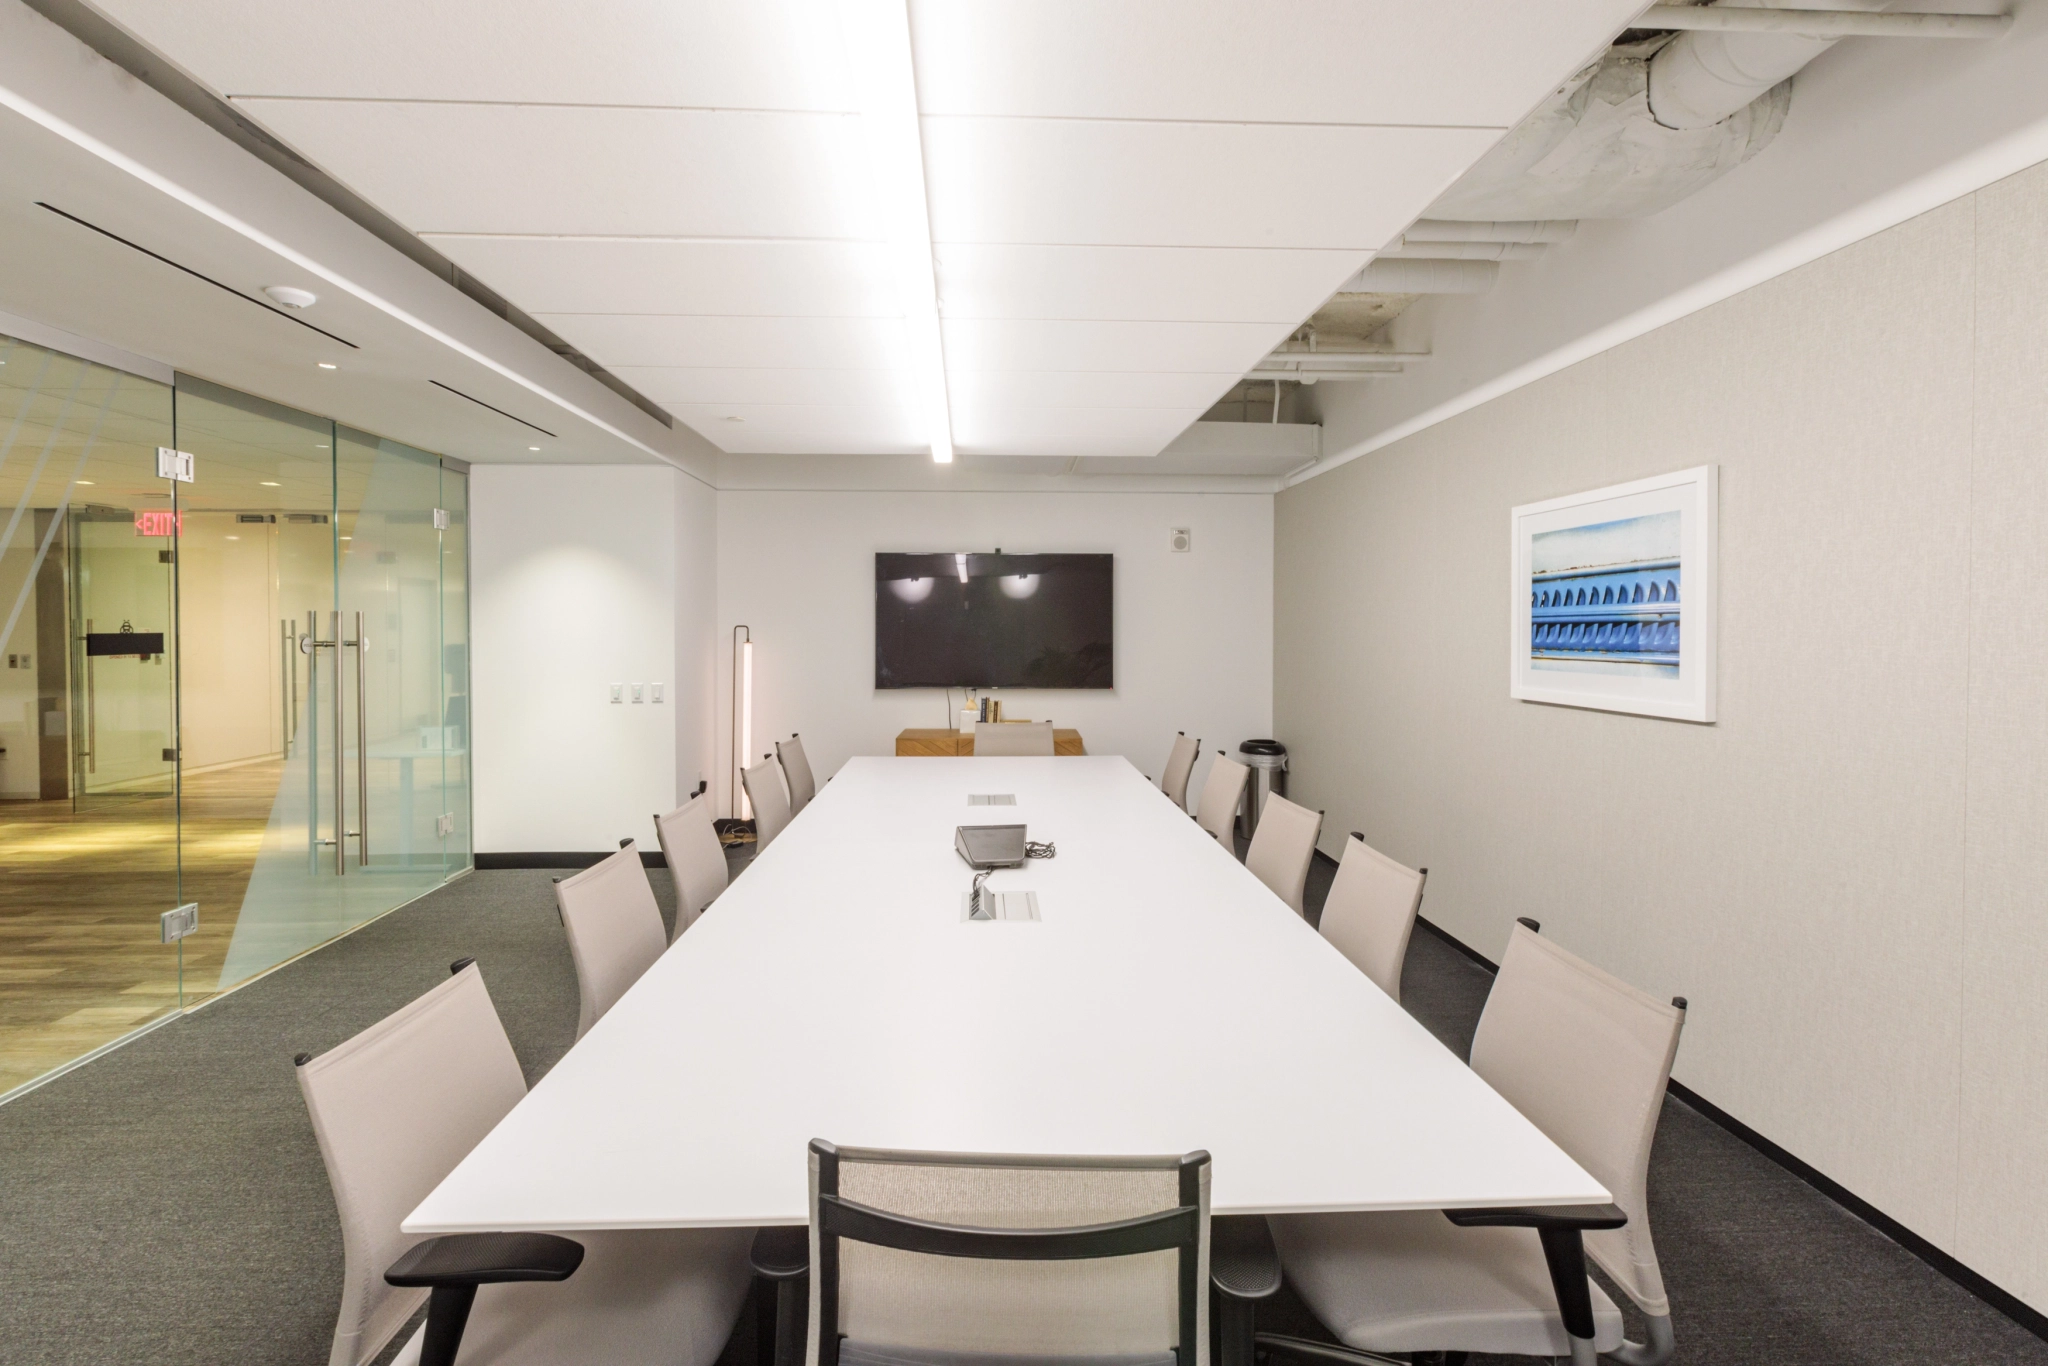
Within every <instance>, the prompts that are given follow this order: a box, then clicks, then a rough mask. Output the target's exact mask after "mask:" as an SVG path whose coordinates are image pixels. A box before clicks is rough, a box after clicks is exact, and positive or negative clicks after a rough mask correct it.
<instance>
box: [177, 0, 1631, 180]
mask: <svg viewBox="0 0 2048 1366" xmlns="http://www.w3.org/2000/svg"><path fill="white" fill-rule="evenodd" d="M161 2H162V3H170V0H161ZM1642 7H1643V6H1642V3H1641V0H1544V3H1541V4H1531V3H1529V0H1428V2H1427V3H1422V4H1418V3H1416V2H1415V0H1117V3H1114V4H1104V3H1102V0H975V2H974V3H972V4H961V3H958V0H913V4H912V11H911V13H912V24H911V31H912V33H913V35H914V37H915V43H916V51H917V61H918V92H919V96H920V98H921V101H922V105H923V108H924V110H925V112H927V113H933V114H998V115H1032V116H1041V117H1043V116H1054V117H1064V118H1098V119H1099V118H1124V119H1221V120H1249V121H1258V122H1285V123H1381V124H1395V123H1405V124H1463V125H1479V126H1492V127H1501V128H1505V127H1508V126H1510V125H1512V124H1514V123H1515V122H1517V121H1518V120H1520V119H1521V117H1522V116H1523V115H1524V114H1526V113H1527V112H1528V111H1529V109H1530V108H1531V107H1532V106H1534V105H1535V103H1536V102H1537V101H1538V100H1540V99H1541V98H1542V97H1543V96H1544V95H1546V94H1548V93H1549V91H1550V89H1551V87H1552V86H1554V85H1555V84H1556V83H1557V82H1558V81H1560V80H1562V79H1563V78H1564V77H1565V76H1567V75H1569V74H1570V73H1571V72H1572V71H1573V70H1575V69H1576V68H1577V67H1578V66H1579V65H1581V64H1583V63H1584V62H1586V61H1587V60H1589V59H1590V58H1591V56H1592V55H1593V54H1594V53H1595V52H1597V51H1598V50H1599V49H1600V48H1602V47H1604V46H1605V45H1606V44H1607V43H1608V42H1609V41H1610V40H1611V39H1612V38H1613V36H1614V34H1615V32H1616V31H1617V30H1618V29H1619V28H1620V27H1621V26H1622V25H1623V24H1625V23H1627V22H1628V21H1629V20H1630V19H1632V18H1634V17H1635V16H1636V14H1637V13H1638V12H1640V11H1641V9H1642ZM1238 169H1239V170H1240V171H1241V172H1243V173H1245V174H1252V171H1251V168H1248V167H1241V168H1238Z"/></svg>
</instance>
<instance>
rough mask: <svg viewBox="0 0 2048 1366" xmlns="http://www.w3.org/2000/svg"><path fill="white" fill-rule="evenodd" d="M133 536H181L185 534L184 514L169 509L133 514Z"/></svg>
mask: <svg viewBox="0 0 2048 1366" xmlns="http://www.w3.org/2000/svg"><path fill="white" fill-rule="evenodd" d="M135 534H136V535H138V536H182V535H184V534H185V514H184V513H182V512H172V511H171V510H170V509H169V508H164V509H162V510H160V511H159V510H156V509H151V510H149V511H145V512H138V513H136V514H135Z"/></svg>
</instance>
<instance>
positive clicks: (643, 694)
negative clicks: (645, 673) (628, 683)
mask: <svg viewBox="0 0 2048 1366" xmlns="http://www.w3.org/2000/svg"><path fill="white" fill-rule="evenodd" d="M646 700H647V685H646V684H645V683H635V684H634V685H633V702H634V704H635V705H638V704H639V703H642V702H645V701H646Z"/></svg>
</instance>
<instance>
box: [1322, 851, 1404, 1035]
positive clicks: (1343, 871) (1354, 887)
mask: <svg viewBox="0 0 2048 1366" xmlns="http://www.w3.org/2000/svg"><path fill="white" fill-rule="evenodd" d="M1428 871H1429V870H1428V869H1424V870H1422V871H1421V872H1417V871H1416V870H1415V869H1413V868H1410V867H1407V866H1406V865H1404V864H1400V863H1396V862H1394V860H1392V859H1390V858H1388V857H1387V856H1386V855H1385V854H1382V853H1381V852H1380V851H1379V850H1377V849H1375V848H1373V847H1372V846H1371V845H1369V844H1367V843H1366V842H1365V836H1363V835H1360V834H1358V833H1356V832H1355V831H1354V832H1353V834H1352V836H1351V838H1350V839H1348V840H1346V841H1344V857H1343V858H1342V859H1340V860H1339V861H1338V863H1337V876H1336V879H1335V880H1334V881H1332V882H1331V883H1330V894H1329V896H1327V897H1325V898H1324V899H1323V923H1322V931H1323V938H1325V939H1327V940H1329V941H1330V943H1331V944H1332V945H1333V946H1335V948H1336V950H1337V952H1339V953H1341V954H1343V955H1344V956H1345V957H1346V958H1349V959H1350V960H1351V963H1352V966H1354V967H1356V968H1357V969H1358V970H1359V971H1360V972H1362V973H1364V974H1365V975H1366V976H1367V977H1370V978H1372V980H1373V984H1374V985H1375V986H1377V987H1378V988H1379V989H1380V990H1381V991H1384V992H1386V993H1387V995H1389V996H1391V997H1393V998H1394V999H1395V1000H1396V1001H1398V1000H1400V999H1401V964H1402V963H1404V962H1405V961H1407V958H1408V936H1409V935H1410V934H1411V933H1413V932H1414V929H1415V913H1416V911H1418V910H1420V909H1421V908H1422V884H1423V881H1424V880H1425V879H1426V878H1427V876H1428Z"/></svg>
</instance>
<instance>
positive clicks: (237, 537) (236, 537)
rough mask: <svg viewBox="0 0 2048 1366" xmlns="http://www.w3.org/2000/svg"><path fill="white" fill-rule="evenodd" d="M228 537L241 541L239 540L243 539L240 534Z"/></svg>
mask: <svg viewBox="0 0 2048 1366" xmlns="http://www.w3.org/2000/svg"><path fill="white" fill-rule="evenodd" d="M228 539H229V540H231V541H239V540H241V539H242V538H241V537H240V536H230V537H228Z"/></svg>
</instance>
